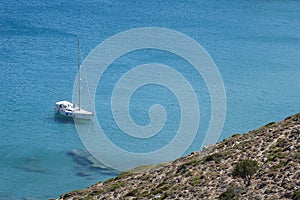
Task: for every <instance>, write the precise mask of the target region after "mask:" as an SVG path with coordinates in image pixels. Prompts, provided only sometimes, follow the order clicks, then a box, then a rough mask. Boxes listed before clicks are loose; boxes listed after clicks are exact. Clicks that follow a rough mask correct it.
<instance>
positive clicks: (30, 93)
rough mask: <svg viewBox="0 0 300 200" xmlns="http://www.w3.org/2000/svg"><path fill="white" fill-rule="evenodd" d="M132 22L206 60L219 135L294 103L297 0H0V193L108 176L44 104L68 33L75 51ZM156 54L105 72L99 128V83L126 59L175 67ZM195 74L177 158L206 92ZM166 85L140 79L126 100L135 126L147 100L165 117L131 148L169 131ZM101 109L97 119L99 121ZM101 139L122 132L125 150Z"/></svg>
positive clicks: (54, 193) (61, 77)
mask: <svg viewBox="0 0 300 200" xmlns="http://www.w3.org/2000/svg"><path fill="white" fill-rule="evenodd" d="M140 27H162V28H170V29H173V30H176V31H179V32H182V33H184V34H186V35H188V36H189V37H191V38H193V39H194V40H196V41H197V42H198V43H200V44H201V45H202V46H203V47H204V48H205V49H206V50H207V52H208V53H209V54H210V56H211V57H212V58H213V60H214V61H215V63H216V64H217V66H218V69H219V71H220V74H221V75H222V78H223V82H224V86H225V89H226V96H227V99H226V105H227V111H226V119H225V124H224V128H223V131H222V134H221V137H220V138H219V139H218V140H219V141H220V140H222V139H224V138H226V137H229V136H230V135H232V134H234V133H244V132H247V131H249V130H251V129H255V128H257V127H259V126H262V125H264V124H267V123H268V122H271V121H278V120H280V119H283V118H285V117H286V116H288V115H292V114H294V113H297V112H299V111H300V92H299V88H300V59H299V58H300V2H299V1H289V0H288V1H281V0H278V1H261V0H254V1H238V0H236V1H231V0H229V1H215V0H212V1H205V0H191V1H186V0H185V1H178V0H164V1H149V0H145V1H136V0H123V1H108V0H106V1H95V0H87V1H71V0H62V1H56V2H55V1H32V0H28V1H24V0H23V1H19V0H18V1H15V0H12V1H0V48H1V50H0V80H1V81H0V96H1V97H0V138H1V139H0V199H47V198H50V197H58V196H59V195H60V194H62V193H65V192H68V191H72V190H76V189H82V188H85V187H87V186H89V185H91V184H94V183H96V182H98V181H104V180H107V179H109V178H111V177H114V176H116V174H117V173H116V172H115V171H113V170H110V169H106V168H105V167H101V166H100V167H97V166H93V163H92V161H91V158H90V157H88V156H87V155H86V154H85V152H84V149H85V148H84V146H83V144H82V143H81V141H80V139H79V136H78V134H77V132H76V128H75V125H74V123H73V122H72V121H70V120H64V119H59V118H56V117H54V115H53V106H54V103H55V102H56V101H59V100H64V99H66V100H69V101H71V100H72V89H73V84H74V81H75V79H76V73H77V36H80V38H81V50H82V56H83V57H86V56H87V55H88V53H89V52H90V51H91V50H92V49H93V48H94V47H95V46H97V45H98V44H99V43H100V42H102V41H103V40H105V39H106V38H109V37H110V36H112V35H114V34H117V33H119V32H122V31H126V30H130V29H132V28H140ZM162 42H163V41H162ZM174 42H176V41H174ZM165 54H166V52H159V51H151V50H149V51H145V52H137V53H136V54H135V53H132V54H129V55H128V56H127V57H126V56H125V57H122V58H120V59H119V60H118V61H116V63H115V65H114V66H112V67H111V68H110V69H108V70H107V71H106V72H105V74H104V75H105V76H104V77H103V80H104V83H102V84H101V85H99V87H98V90H97V94H96V109H98V110H97V113H98V114H97V117H98V120H99V121H103V122H104V124H105V125H104V129H105V130H106V131H108V132H109V131H110V130H111V131H113V130H114V129H115V128H116V127H115V124H111V123H110V121H109V120H111V116H110V115H105V113H107V112H109V108H110V107H109V105H110V100H109V97H110V96H109V94H110V92H109V90H111V89H112V88H113V84H111V83H113V81H117V78H118V77H120V76H121V75H122V74H121V73H124V72H126V69H128V68H126V67H128V66H135V65H139V64H143V63H148V62H158V63H166V64H169V65H170V66H172V65H174V68H175V69H176V68H178V67H180V66H181V65H180V66H178V65H179V64H180V63H181V64H182V65H185V64H186V63H184V61H182V60H180V59H176V58H173V57H174V55H165ZM139 56H141V57H139ZM118 66H119V67H118ZM181 70H182V74H184V75H187V76H189V74H190V73H193V71H189V70H188V67H186V68H181ZM185 70H186V71H185ZM145 76H146V75H145ZM110 80H113V81H112V82H110ZM105 81H106V83H109V84H105ZM193 81H196V82H193ZM197 81H198V82H199V86H200V88H202V89H200V91H199V93H198V94H197V96H198V98H199V102H200V103H199V104H200V108H201V122H200V125H201V126H200V127H201V129H200V130H199V136H197V138H196V139H195V141H194V143H193V144H192V146H191V147H190V149H189V150H188V151H187V152H186V153H187V154H188V153H190V152H191V151H195V150H198V149H199V148H200V147H201V139H202V136H203V134H204V133H205V132H206V130H207V128H208V124H209V120H210V117H211V116H210V99H209V94H208V91H207V88H206V87H205V83H204V82H203V81H202V82H201V80H193V79H192V80H191V83H192V84H196V83H197V84H198V82H197ZM169 93H170V91H168V90H167V89H165V88H163V87H159V86H155V87H154V89H151V87H150V86H146V87H145V88H144V90H139V91H137V92H136V93H135V94H134V96H133V99H132V101H131V103H132V104H133V107H132V108H134V109H133V111H132V114H133V117H132V118H133V119H134V120H136V122H137V123H138V124H140V125H146V124H148V123H149V116H148V115H147V112H146V111H147V108H149V106H150V105H151V104H154V103H160V101H162V103H161V104H162V105H165V106H166V110H167V111H170V112H171V113H172V114H171V116H172V117H173V118H172V121H171V123H168V124H167V125H168V127H167V130H169V134H167V135H165V136H164V137H163V138H161V139H157V140H156V141H152V142H155V144H153V145H151V143H150V144H148V145H146V144H138V141H134V140H133V141H131V143H132V142H137V146H136V147H135V148H136V149H139V150H140V151H141V152H147V151H153V150H155V148H160V147H162V146H164V145H165V144H167V143H168V139H171V138H172V137H173V136H174V135H172V133H175V131H174V130H176V128H177V127H178V123H179V120H180V109H179V107H178V105H176V103H178V102H177V101H176V98H175V97H174V96H172V95H171V94H169ZM149 95H150V97H149ZM158 97H159V98H158ZM101 102H102V103H103V106H102V107H101V106H99V108H98V107H97V105H98V104H97V103H99V105H100V104H101ZM170 105H174V106H171V107H170ZM168 106H169V107H168ZM145 110H146V111H145ZM101 113H103V115H105V117H106V118H105V117H104V118H103V119H101V118H102V115H101ZM112 134H113V133H112ZM112 140H113V141H115V142H118V141H120V140H122V142H123V143H122V144H121V146H122V148H124V149H127V150H129V151H130V150H131V151H132V147H130V146H129V145H126V140H125V141H124V139H118V138H115V137H112ZM133 150H135V149H133ZM87 157H88V158H89V159H87Z"/></svg>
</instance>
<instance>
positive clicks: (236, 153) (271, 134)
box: [59, 113, 300, 200]
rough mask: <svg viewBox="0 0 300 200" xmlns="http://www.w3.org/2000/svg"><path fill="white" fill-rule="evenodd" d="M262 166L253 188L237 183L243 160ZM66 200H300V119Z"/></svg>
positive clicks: (297, 116) (235, 137)
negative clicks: (237, 174)
mask: <svg viewBox="0 0 300 200" xmlns="http://www.w3.org/2000/svg"><path fill="white" fill-rule="evenodd" d="M243 159H250V160H253V161H255V162H257V163H258V170H257V171H256V172H255V174H254V175H253V177H252V181H251V185H249V186H247V185H245V184H244V181H243V179H242V178H239V177H234V176H233V170H234V167H235V166H236V165H237V163H238V162H239V161H240V160H243ZM59 199H60V200H63V199H72V200H75V199H293V200H299V199H300V113H298V114H295V115H293V116H290V117H287V118H286V119H285V120H282V121H280V122H278V123H275V122H271V123H269V124H267V125H265V126H263V127H260V128H258V129H257V130H253V131H250V132H248V133H246V134H235V135H233V136H232V137H230V138H227V139H224V140H223V141H222V142H219V143H217V144H215V145H211V146H209V147H206V148H204V149H203V150H201V151H199V152H193V153H192V154H191V155H189V156H186V157H183V158H179V159H177V160H175V161H173V162H170V163H166V164H161V165H158V166H155V167H154V168H152V169H147V170H137V171H129V172H124V173H122V174H120V175H119V176H118V177H116V178H114V179H110V180H107V181H105V182H103V183H102V182H99V183H96V184H94V185H92V186H90V187H89V188H87V189H84V190H77V191H73V192H69V193H66V194H63V195H61V196H60V197H59Z"/></svg>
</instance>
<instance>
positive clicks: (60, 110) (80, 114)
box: [54, 101, 94, 120]
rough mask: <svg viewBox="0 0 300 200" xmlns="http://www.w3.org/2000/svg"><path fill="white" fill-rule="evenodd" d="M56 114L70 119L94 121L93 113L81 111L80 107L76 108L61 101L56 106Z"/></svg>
mask: <svg viewBox="0 0 300 200" xmlns="http://www.w3.org/2000/svg"><path fill="white" fill-rule="evenodd" d="M54 113H55V114H56V115H59V116H64V117H68V118H75V119H88V120H90V119H92V118H93V116H94V115H93V113H92V112H89V111H86V110H84V109H81V108H79V107H74V105H73V104H72V103H70V102H68V101H59V102H57V103H56V104H55V106H54Z"/></svg>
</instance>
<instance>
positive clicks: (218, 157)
mask: <svg viewBox="0 0 300 200" xmlns="http://www.w3.org/2000/svg"><path fill="white" fill-rule="evenodd" d="M222 158H223V155H222V154H221V153H214V154H210V155H208V156H207V157H206V158H205V161H206V162H210V161H215V162H218V161H220V160H221V159H222Z"/></svg>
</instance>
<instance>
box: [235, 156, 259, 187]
mask: <svg viewBox="0 0 300 200" xmlns="http://www.w3.org/2000/svg"><path fill="white" fill-rule="evenodd" d="M257 170H258V164H257V162H256V161H254V160H250V159H245V160H241V161H239V162H238V163H237V164H236V166H235V168H234V170H233V176H234V177H237V176H239V177H241V178H243V179H244V182H245V184H246V185H247V186H249V185H250V184H251V178H252V176H253V175H254V174H255V173H256V171H257Z"/></svg>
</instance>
